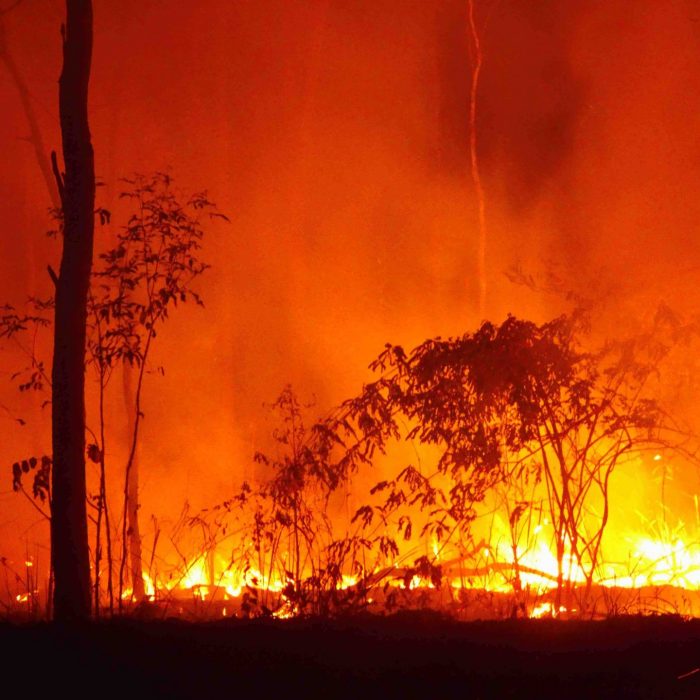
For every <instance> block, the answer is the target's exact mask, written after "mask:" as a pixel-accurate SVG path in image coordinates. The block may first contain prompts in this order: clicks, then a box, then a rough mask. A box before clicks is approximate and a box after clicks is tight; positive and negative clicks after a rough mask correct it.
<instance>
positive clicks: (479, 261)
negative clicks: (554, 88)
mask: <svg viewBox="0 0 700 700" xmlns="http://www.w3.org/2000/svg"><path fill="white" fill-rule="evenodd" d="M469 34H470V39H471V45H472V47H473V50H474V52H473V56H472V81H471V90H470V92H469V152H470V161H471V174H472V180H473V182H474V189H475V191H476V200H477V207H478V217H479V239H478V248H477V258H476V269H477V277H478V280H479V307H478V308H479V320H482V319H483V318H484V315H485V312H486V203H485V200H484V188H483V186H482V184H481V173H480V172H479V159H478V157H477V152H476V94H477V90H478V87H479V75H480V73H481V66H482V63H483V54H482V51H481V41H480V39H479V32H478V31H477V28H476V21H475V18H474V0H469Z"/></svg>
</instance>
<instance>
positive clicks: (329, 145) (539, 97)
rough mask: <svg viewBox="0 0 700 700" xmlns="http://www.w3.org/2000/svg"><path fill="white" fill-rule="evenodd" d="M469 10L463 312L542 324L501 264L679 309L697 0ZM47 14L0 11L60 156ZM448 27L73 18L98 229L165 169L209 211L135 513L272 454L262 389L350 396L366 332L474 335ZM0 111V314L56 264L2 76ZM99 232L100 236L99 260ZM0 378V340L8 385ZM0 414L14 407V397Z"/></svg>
mask: <svg viewBox="0 0 700 700" xmlns="http://www.w3.org/2000/svg"><path fill="white" fill-rule="evenodd" d="M475 4H476V11H477V21H478V25H479V29H480V36H481V38H482V43H483V53H484V67H483V72H482V75H481V80H480V84H479V91H478V103H477V122H478V134H477V135H478V155H479V160H480V165H481V168H482V172H483V177H484V185H485V195H486V215H487V224H488V249H487V272H488V295H487V309H486V313H487V315H488V316H490V317H492V318H494V319H495V320H499V319H500V318H502V317H503V316H504V314H506V313H508V312H513V313H516V314H520V315H528V316H533V317H536V318H539V319H543V318H546V317H548V316H551V315H552V314H553V313H556V312H558V311H559V310H560V308H559V307H558V306H557V304H558V302H552V301H551V300H550V299H549V298H546V297H543V296H541V295H538V294H537V293H534V292H530V291H529V290H525V289H523V288H519V287H515V286H514V285H512V284H511V283H510V282H509V281H508V278H507V277H506V276H505V275H504V274H503V273H504V271H507V270H508V269H509V267H510V266H512V265H514V264H518V265H520V266H521V267H523V268H524V269H528V270H538V269H541V268H543V267H546V266H547V265H550V264H552V265H554V266H555V267H556V270H557V272H558V274H559V275H561V276H563V277H564V278H565V279H566V282H567V286H569V287H570V288H575V289H577V290H579V291H581V290H583V291H586V290H589V289H591V288H593V287H599V286H601V285H602V286H603V287H605V288H610V289H612V290H614V294H613V293H611V294H610V295H609V297H610V299H613V300H614V301H615V304H616V310H617V311H618V312H619V311H621V310H624V312H625V313H632V314H633V315H635V316H644V315H645V314H648V313H649V311H648V309H647V306H646V305H647V304H649V305H651V304H652V303H653V302H655V301H657V300H658V299H659V298H660V297H664V298H665V299H666V300H667V301H669V302H674V303H677V304H679V305H680V306H683V307H686V308H689V309H692V307H693V306H694V305H695V298H696V294H695V291H694V290H695V287H696V282H697V274H698V270H700V244H699V243H698V240H699V239H698V236H697V222H698V217H699V215H700V137H698V134H700V123H699V122H700V116H698V115H700V104H699V103H700V99H699V97H698V96H699V95H700V89H699V88H700V86H699V85H698V80H699V76H700V51H699V50H698V49H699V48H700V47H699V46H698V43H699V41H700V21H699V20H700V3H699V2H697V1H696V0H693V1H692V2H691V1H690V0H668V2H663V3H660V2H658V0H635V1H634V2H631V1H630V0H606V1H602V0H599V1H596V0H501V1H498V0H484V1H483V2H482V1H481V0H475ZM63 10H64V7H63V3H62V2H59V1H58V0H23V2H21V3H20V5H19V6H18V7H17V8H16V9H15V10H13V11H12V13H10V14H8V15H7V16H6V17H4V21H5V28H6V36H7V49H8V51H10V52H11V53H12V56H13V58H14V60H15V62H16V63H17V65H18V66H19V67H20V68H21V70H22V74H23V76H24V79H25V80H26V82H27V85H28V86H29V88H30V91H31V96H32V106H33V108H34V110H35V114H36V118H37V120H38V123H39V126H40V128H41V130H42V134H43V137H44V141H45V143H46V145H47V148H58V147H59V145H60V140H59V132H58V118H57V78H58V75H59V72H60V63H61V55H60V48H61V47H60V23H61V20H62V14H63ZM466 13H467V3H466V2H463V1H461V0H435V1H434V2H433V1H430V2H428V1H426V0H311V1H307V0H259V1H257V2H252V1H248V0H235V1H232V2H226V3H223V2H218V1H216V2H215V1H214V0H202V1H201V2H187V3H180V2H178V3H174V2H169V1H166V0H152V1H150V2H136V1H135V0H120V1H117V0H102V1H101V2H98V3H95V45H94V59H93V74H92V82H91V97H90V119H91V128H92V133H93V139H94V145H95V156H96V167H97V172H98V175H99V178H100V180H101V182H102V183H103V186H102V187H100V188H99V195H98V198H99V203H101V204H102V205H104V206H107V207H108V208H112V209H113V210H114V225H116V226H118V225H120V223H123V221H124V216H125V215H126V212H125V211H124V208H123V203H120V200H119V197H118V195H119V192H120V189H121V188H122V185H121V184H120V182H119V178H120V177H124V176H128V175H129V174H130V173H132V172H135V171H139V172H149V171H153V170H163V169H169V171H170V172H171V173H172V175H173V177H174V179H175V182H176V183H177V184H178V185H179V186H181V187H182V188H183V190H185V191H194V190H199V189H205V188H206V189H207V190H208V192H209V195H210V197H211V198H212V199H213V200H215V201H216V202H217V204H218V205H219V207H220V209H221V210H222V211H224V212H225V213H226V214H227V215H228V216H229V217H230V218H231V224H230V226H224V225H221V224H218V223H217V224H213V225H212V226H211V229H210V230H209V231H208V233H207V236H206V238H205V249H204V253H205V256H206V257H207V258H208V260H209V261H210V262H211V263H212V269H211V270H210V271H209V273H208V276H207V277H206V278H202V284H201V288H200V290H199V291H200V292H201V294H202V297H203V298H204V301H205V304H206V307H205V309H203V310H201V309H196V310H195V309H185V310H183V311H182V312H180V313H178V314H176V315H173V317H172V319H171V320H170V321H169V322H168V325H167V327H166V328H164V330H163V332H162V333H161V334H160V335H159V338H158V345H157V357H156V358H155V360H156V363H157V364H162V366H163V367H164V369H165V376H160V375H159V376H155V375H153V376H151V375H149V377H148V385H147V390H146V395H145V409H144V410H145V414H146V419H145V422H144V439H143V445H142V458H143V461H144V467H143V473H144V475H145V476H144V499H145V501H144V511H143V512H144V513H148V512H150V510H149V509H151V510H153V509H154V508H155V506H154V505H153V503H154V499H155V494H158V493H162V492H163V484H164V483H168V484H169V487H170V488H169V491H170V492H172V493H173V494H181V493H185V492H186V493H188V494H190V495H191V496H192V498H193V499H195V500H196V499H197V498H199V501H200V502H201V503H206V502H209V501H211V499H213V498H214V497H215V496H216V495H218V494H220V493H221V492H222V489H223V488H229V487H231V485H232V484H234V483H236V482H237V481H238V480H239V479H240V477H241V475H245V474H247V473H248V471H249V470H250V466H249V465H250V456H251V455H252V453H253V451H254V450H255V449H258V448H260V447H261V446H264V445H265V444H268V442H269V437H268V436H269V432H270V423H269V420H268V419H267V417H266V416H267V413H266V410H265V408H264V407H263V404H264V403H265V402H271V401H273V400H274V398H275V397H276V396H277V394H278V393H279V391H280V390H281V389H282V387H283V386H284V385H285V384H286V383H288V382H290V383H292V384H293V385H294V386H295V388H296V389H297V390H298V392H299V393H300V395H301V396H302V398H303V399H305V400H309V401H310V400H313V399H315V401H316V406H317V410H318V411H319V412H323V411H325V410H327V409H328V407H329V406H331V405H333V404H335V403H337V402H338V401H340V400H342V399H344V398H346V397H348V396H350V395H352V394H353V393H355V392H356V391H357V390H358V389H359V387H360V386H361V384H362V382H363V381H367V380H368V378H369V376H370V375H369V374H368V372H367V369H366V368H367V365H368V363H369V362H370V361H371V360H372V359H373V357H375V356H376V354H377V353H378V352H379V351H380V350H381V349H382V347H383V345H384V343H385V342H387V341H391V342H396V343H401V344H404V345H406V346H409V347H410V346H412V345H415V344H417V343H419V342H421V341H422V340H424V339H425V338H427V337H431V336H436V335H454V334H457V333H462V332H464V331H466V330H468V329H470V328H473V327H474V325H475V324H476V323H477V322H478V321H479V320H480V319H479V318H478V314H477V303H476V299H477V290H478V284H477V280H476V278H475V276H476V240H477V221H476V206H475V197H474V188H473V183H472V182H471V178H470V170H469V149H468V136H469V132H468V104H469V89H470V79H471V69H472V62H471V60H472V56H471V54H470V45H469V32H468V26H467V21H466V20H467V14H466ZM0 106H1V107H2V126H3V128H2V130H1V131H0V221H2V222H3V231H2V235H0V301H2V299H3V298H5V299H8V300H12V301H14V302H17V301H19V300H21V298H22V297H23V296H25V295H26V294H29V293H41V294H46V293H47V292H50V282H49V280H48V275H47V274H46V264H47V261H52V262H53V264H54V265H55V264H56V256H57V248H56V243H55V241H50V240H47V239H46V237H45V235H44V231H46V230H47V228H50V220H49V218H48V215H47V209H48V206H49V200H48V196H47V191H46V187H45V184H44V183H43V181H42V178H41V174H40V171H39V168H38V167H37V164H36V160H35V158H34V154H33V151H32V147H31V144H29V143H28V142H27V140H26V136H27V134H28V128H27V121H26V115H25V114H24V112H23V109H22V104H21V102H20V100H19V98H18V94H17V90H16V86H15V85H14V83H13V81H12V79H11V78H10V76H9V74H8V72H7V71H6V70H5V68H4V66H2V65H0ZM109 235H110V234H109V232H108V231H98V236H97V245H98V247H99V246H101V245H106V242H107V241H108V239H109ZM603 282H605V284H603ZM605 285H607V287H606V286H605ZM649 308H650V307H649ZM618 315H619V314H618ZM611 319H614V320H611V321H610V323H611V327H612V326H613V325H614V324H615V323H617V322H618V320H619V319H618V317H617V316H616V315H615V314H614V313H613V314H611ZM5 349H6V350H7V348H5ZM16 362H17V357H16V355H12V350H11V349H10V354H9V355H8V360H7V363H6V365H5V367H6V372H5V375H3V376H4V377H5V378H7V377H8V376H9V374H11V370H12V366H13V363H16ZM2 400H3V402H4V403H5V404H8V405H9V404H11V403H12V402H14V401H15V394H14V393H13V391H12V390H11V388H8V389H7V390H4V392H3V393H2ZM120 405H121V404H120V401H119V397H116V398H115V399H114V406H113V407H112V408H113V425H114V426H115V430H116V433H117V435H121V434H122V433H120V432H119V431H120V430H121V431H122V432H123V426H121V424H120V422H119V421H120V417H119V410H118V407H119V406H120ZM37 420H40V419H37ZM5 437H6V440H5V443H6V444H7V445H8V450H9V449H10V448H12V450H16V451H17V452H19V453H20V454H19V455H18V456H20V457H22V456H25V454H31V453H32V452H34V451H39V450H41V451H47V449H48V446H47V445H45V444H39V443H41V441H42V440H44V441H45V436H44V437H43V438H42V432H41V430H37V431H35V432H33V433H30V432H29V431H24V432H23V431H22V430H20V429H19V428H18V427H17V426H16V425H15V424H12V423H11V421H9V420H8V423H7V425H6V435H5ZM115 450H116V451H117V452H118V446H117V447H115ZM2 498H3V499H4V500H3V506H2V507H3V508H4V507H5V504H6V502H7V503H9V502H12V503H15V502H16V501H12V500H11V499H12V498H14V496H13V495H12V494H9V495H7V494H3V496H2ZM178 498H179V497H175V500H174V501H173V506H172V507H173V509H177V508H178V507H179V506H178V504H179V503H180V502H181V500H177V499H178ZM8 499H9V500H8ZM149 499H150V500H149ZM176 501H177V503H176ZM18 517H19V516H18Z"/></svg>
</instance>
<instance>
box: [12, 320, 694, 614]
mask: <svg viewBox="0 0 700 700" xmlns="http://www.w3.org/2000/svg"><path fill="white" fill-rule="evenodd" d="M586 327H587V319H586V316H585V314H583V313H582V312H579V313H576V314H573V315H571V316H564V317H561V318H558V319H555V320H554V321H551V322H548V323H545V324H542V325H539V326H538V325H536V324H534V323H532V322H529V321H522V320H518V319H515V318H513V317H509V318H508V319H506V320H505V321H504V322H503V323H502V324H501V325H500V326H495V325H493V324H490V323H484V324H483V325H482V326H481V328H479V329H478V330H477V331H476V332H474V333H468V334H465V335H464V336H462V337H460V338H453V339H447V340H443V339H440V338H437V339H433V340H430V341H426V342H425V343H423V344H422V345H420V346H418V347H417V348H415V349H413V350H412V351H411V352H406V351H404V350H403V348H401V347H399V346H391V345H387V347H386V348H385V350H384V352H383V353H382V354H381V355H380V356H379V357H378V358H377V360H375V362H373V363H372V365H371V368H372V369H373V370H374V371H375V372H376V373H377V378H376V380H375V381H373V382H371V383H369V384H366V385H365V386H364V387H363V390H362V392H361V393H360V394H359V395H358V396H357V397H354V398H353V399H350V400H348V401H346V402H344V403H343V404H342V405H341V406H339V407H338V408H337V409H336V410H335V411H333V412H332V413H331V414H330V415H329V416H327V417H326V418H324V419H322V420H320V421H317V422H315V423H312V424H311V425H310V426H309V425H307V422H306V413H307V410H306V408H305V407H304V406H302V405H301V403H300V402H299V400H298V399H297V397H296V395H295V394H294V392H293V391H292V390H291V388H289V387H288V388H286V389H285V390H284V391H283V392H282V394H281V395H280V397H279V399H278V400H277V402H276V403H275V404H274V405H273V406H272V409H273V411H274V412H275V414H276V415H277V417H278V425H279V427H278V428H277V429H276V430H275V432H274V435H273V437H274V441H273V449H272V450H270V451H268V453H266V454H262V453H258V454H256V455H255V462H256V464H257V466H258V469H259V474H260V478H259V479H258V480H257V481H256V482H255V483H244V484H242V486H241V488H240V490H239V491H238V493H235V494H232V495H231V496H230V497H229V498H227V499H226V500H223V501H221V502H220V503H218V504H215V505H214V506H212V507H210V508H207V509H204V510H201V511H197V512H193V511H192V510H191V509H190V508H189V506H187V505H185V507H184V508H183V510H182V513H181V515H180V518H179V519H178V520H177V522H175V523H174V524H173V525H172V526H171V527H170V528H169V529H168V531H164V530H163V528H162V527H161V526H160V525H159V524H158V522H157V521H156V520H154V521H153V525H154V527H153V532H152V535H151V536H150V538H149V539H150V541H148V542H144V543H143V548H142V543H141V542H140V541H139V547H138V550H137V553H136V554H135V551H134V550H131V549H130V545H129V543H128V539H129V538H132V539H133V538H134V533H133V532H132V531H131V530H128V529H126V530H125V529H124V527H125V526H124V523H122V524H121V525H120V527H121V528H122V531H123V532H122V541H121V543H120V544H119V546H120V547H121V552H122V555H121V559H120V560H119V562H117V561H115V559H114V558H112V559H110V557H109V556H108V557H107V559H105V558H104V557H103V556H98V557H96V558H94V566H93V574H94V580H95V600H96V601H99V605H98V606H96V607H97V610H96V612H97V614H107V613H109V614H111V613H113V612H114V610H115V607H116V608H117V609H118V610H119V611H120V612H126V613H131V612H136V611H138V612H139V613H142V614H148V615H149V616H153V617H167V616H169V615H173V614H175V615H181V616H183V617H187V618H196V619H201V618H218V617H263V618H288V617H309V616H312V617H324V618H329V617H338V616H344V615H348V614H357V613H360V612H372V613H376V614H378V615H386V614H391V613H394V612H396V611H398V610H427V609H432V610H439V611H443V612H449V613H450V614H451V615H452V616H454V617H455V618H456V619H462V620H474V619H486V618H491V619H494V618H503V617H508V618H510V617H525V618H540V617H565V618H572V617H580V618H584V619H598V618H602V617H608V616H615V615H620V614H633V615H637V614H671V613H672V614H678V615H682V616H684V617H696V616H699V615H700V600H699V598H700V592H699V591H700V536H698V533H700V515H699V514H698V507H697V496H695V498H694V500H693V503H694V507H695V526H691V525H690V524H686V522H684V521H683V520H681V519H680V518H679V517H677V516H674V515H673V512H672V509H671V508H670V507H669V506H668V505H667V503H666V498H667V496H668V490H669V487H668V485H667V482H669V481H670V478H669V474H670V473H671V471H672V470H673V469H686V470H690V469H696V468H697V467H696V465H697V460H696V457H695V454H696V444H695V442H696V441H695V438H694V436H693V434H692V432H691V431H689V430H685V429H683V428H682V427H681V426H680V424H679V422H678V420H677V419H676V418H675V417H674V416H673V415H672V414H671V413H670V412H669V410H668V409H667V408H666V407H665V404H664V401H663V400H662V399H663V396H662V393H661V392H660V386H661V385H660V382H659V369H660V367H661V366H662V364H663V362H664V361H665V360H666V359H667V358H668V356H669V354H670V353H671V351H672V348H673V347H674V344H675V343H678V342H680V340H679V339H683V340H686V339H688V338H691V337H693V336H694V334H695V330H694V327H692V326H689V327H684V326H681V325H680V324H679V322H677V321H676V320H673V321H669V318H668V314H665V315H664V314H662V315H660V316H659V317H658V318H657V321H656V323H655V326H654V328H653V329H652V330H651V331H649V332H647V333H644V334H638V335H636V336H635V337H634V338H633V339H631V340H626V341H618V342H615V343H606V344H605V345H604V346H603V347H602V348H599V349H597V350H591V349H588V348H586V347H585V346H584V339H585V336H586ZM27 464H28V466H29V468H28V469H23V468H21V466H20V467H19V468H18V469H15V470H14V479H15V482H16V483H17V484H19V486H20V487H22V479H23V478H25V477H26V476H27V474H28V472H31V471H32V468H31V464H30V463H29V462H28V463H27ZM42 464H45V462H42ZM397 465H398V466H397ZM377 472H379V473H381V474H382V475H384V476H385V478H383V479H380V480H378V481H377V480H376V479H375V480H374V482H371V481H369V478H370V477H369V475H370V474H376V473H377ZM101 474H103V473H102V472H101ZM654 474H657V475H658V476H657V477H654V476H653V475H654ZM640 475H646V477H645V478H646V479H647V482H650V483H653V481H654V478H656V479H657V482H658V486H659V490H660V492H661V504H660V507H659V504H658V499H657V507H656V508H655V509H652V510H646V511H645V513H646V515H641V514H640V512H636V513H635V511H634V508H630V507H629V504H626V503H624V501H625V500H629V494H623V493H621V492H620V491H619V490H617V491H616V488H619V487H617V486H616V483H617V482H616V479H618V478H620V476H623V477H625V478H627V479H628V483H629V481H630V480H636V481H639V480H640ZM44 477H45V475H44ZM44 477H42V478H44ZM103 487H104V484H103V483H101V484H100V488H103ZM40 492H41V490H40ZM625 506H627V507H625ZM127 510H128V509H126V508H125V509H124V512H127ZM100 526H102V527H104V526H105V523H104V522H98V527H97V532H98V533H99V531H100V529H99V528H100ZM113 527H116V526H113ZM112 534H113V536H114V537H113V539H114V541H115V542H119V534H118V531H117V530H116V529H115V530H114V532H113V533H112ZM96 541H97V547H96V551H100V550H99V543H100V540H99V539H97V540H96ZM115 551H116V550H115ZM142 551H143V552H144V553H145V552H148V554H143V556H142V554H141V552H142ZM127 558H128V559H129V562H130V564H129V567H130V570H131V579H132V580H131V585H127V584H126V583H124V584H122V581H123V579H124V578H125V574H126V569H125V562H126V561H127ZM135 563H140V566H135ZM8 571H10V567H9V566H6V574H7V572H8ZM116 571H118V572H119V580H120V586H119V590H120V591H121V595H120V596H118V598H117V599H116V600H115V598H114V595H115V592H114V590H113V588H111V587H106V585H105V582H111V581H112V580H113V579H114V578H115V572H116ZM134 572H138V573H134ZM98 573H99V575H97V574H98ZM14 577H15V581H14V583H13V585H14V588H13V586H10V585H9V584H7V585H6V588H7V591H8V593H9V594H10V601H11V603H10V604H9V605H8V608H7V610H8V614H9V613H11V612H15V613H16V611H17V609H19V610H23V609H25V608H26V609H29V607H30V603H31V604H32V605H34V602H35V601H36V599H37V593H36V591H37V590H39V588H40V586H38V585H36V583H37V581H38V578H37V577H36V575H33V574H32V577H31V580H32V583H31V586H30V585H29V584H27V585H25V586H24V589H22V586H23V583H24V582H25V579H26V580H27V581H28V580H29V577H28V576H24V577H23V576H22V575H21V574H20V573H17V572H14ZM9 578H11V576H10V577H9ZM9 578H8V577H7V576H6V579H8V580H9ZM12 598H14V600H12ZM33 601H34V602H33ZM23 606H24V607H23ZM36 607H37V606H36V605H34V608H33V609H35V608H36Z"/></svg>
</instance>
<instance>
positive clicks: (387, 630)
mask: <svg viewBox="0 0 700 700" xmlns="http://www.w3.org/2000/svg"><path fill="white" fill-rule="evenodd" d="M0 650H1V654H2V657H1V658H0V670H2V673H3V680H4V683H3V687H4V688H5V690H7V689H8V688H10V687H12V686H14V683H13V682H12V681H18V682H19V683H20V684H21V685H20V687H21V688H23V690H21V691H19V692H18V693H14V694H12V695H15V696H20V697H32V698H33V697H39V696H42V697H47V698H48V697H51V694H53V693H56V692H57V691H59V690H60V691H62V692H61V695H63V693H66V696H67V697H70V698H77V697H86V696H90V697H91V698H99V699H102V698H105V697H115V696H118V697H121V698H123V699H124V700H132V699H133V698H141V697H144V698H201V699H202V700H205V699H207V700H208V699H209V698H216V699H217V700H218V699H219V698H229V697H231V698H239V697H246V698H251V700H253V699H254V700H262V699H264V698H268V697H275V698H280V700H282V699H283V698H284V699H285V700H286V699H287V698H298V697H308V698H317V697H318V698H340V697H343V698H345V697H353V698H358V699H359V700H363V699H364V698H369V697H382V698H406V697H425V698H438V697H439V698H469V699H478V698H595V699H597V698H699V699H700V672H697V673H692V671H693V670H694V669H696V668H700V620H692V621H683V620H681V619H680V618H677V617H620V618H613V619H609V620H605V621H597V622H582V621H571V620H569V621H560V620H511V621H502V622H492V621H490V622H461V623H460V622H455V621H452V620H449V619H445V618H443V617H440V616H437V615H434V614H423V613H415V612H414V613H404V614H398V615H394V616H391V617H384V618H381V617H354V618H350V619H344V620H323V621H319V620H293V621H262V620H258V621H240V620H224V621H220V622H210V623H188V622H183V621H178V620H165V621H159V622H155V621H147V622H145V621H138V620H125V619H122V620H119V621H115V622H110V623H95V624H90V625H86V626H84V627H72V628H65V627H59V626H56V625H46V624H39V625H10V624H1V625H0ZM689 672H691V673H690V675H689V676H687V677H686V678H681V679H679V678H678V676H680V675H682V674H687V673H689ZM95 678H97V679H100V680H99V681H95V680H92V679H95ZM57 696H58V695H54V697H57ZM6 697H10V696H9V695H8V696H6Z"/></svg>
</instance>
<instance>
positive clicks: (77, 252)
mask: <svg viewBox="0 0 700 700" xmlns="http://www.w3.org/2000/svg"><path fill="white" fill-rule="evenodd" d="M66 17H67V19H66V25H65V27H64V29H63V70H62V72H61V77H60V80H59V113H60V121H61V136H62V142H63V161H64V164H65V175H63V176H62V177H61V176H60V175H58V184H59V191H60V192H61V198H62V205H63V216H64V233H63V252H62V257H61V267H60V272H59V275H58V280H57V281H56V311H55V324H54V355H53V367H52V380H53V388H52V426H51V427H52V440H53V477H52V481H53V502H52V520H51V556H52V561H53V568H54V575H55V588H54V616H55V619H56V620H60V621H71V620H81V619H87V618H89V616H90V558H89V550H88V533H87V517H86V505H85V496H86V486H85V336H86V321H87V295H88V287H89V284H90V269H91V266H92V246H93V234H94V209H95V166H94V156H93V150H92V143H91V140H90V129H89V124H88V105H87V102H88V83H89V79H90V64H91V58H92V2H91V0H66Z"/></svg>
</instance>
